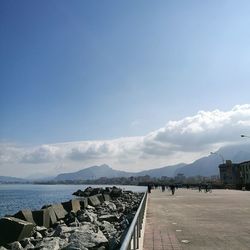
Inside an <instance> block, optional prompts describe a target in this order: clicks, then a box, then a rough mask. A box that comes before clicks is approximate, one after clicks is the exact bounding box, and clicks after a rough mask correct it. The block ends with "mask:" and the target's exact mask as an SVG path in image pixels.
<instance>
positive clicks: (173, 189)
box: [169, 184, 175, 195]
mask: <svg viewBox="0 0 250 250" xmlns="http://www.w3.org/2000/svg"><path fill="white" fill-rule="evenodd" d="M169 187H170V189H171V192H172V195H174V193H175V185H174V184H171V185H170V186H169Z"/></svg>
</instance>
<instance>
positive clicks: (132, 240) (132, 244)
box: [120, 191, 147, 250]
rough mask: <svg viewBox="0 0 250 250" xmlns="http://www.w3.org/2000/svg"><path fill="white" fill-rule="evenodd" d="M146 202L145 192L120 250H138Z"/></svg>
mask: <svg viewBox="0 0 250 250" xmlns="http://www.w3.org/2000/svg"><path fill="white" fill-rule="evenodd" d="M146 202H147V191H146V192H145V193H144V195H143V198H142V201H141V204H140V206H139V208H138V210H137V212H136V214H135V217H134V219H133V221H132V223H131V225H130V227H129V229H128V232H127V234H126V237H125V238H124V240H123V243H122V246H121V248H120V250H132V249H133V250H134V249H138V248H139V238H140V237H141V229H142V224H143V218H144V213H145V207H146Z"/></svg>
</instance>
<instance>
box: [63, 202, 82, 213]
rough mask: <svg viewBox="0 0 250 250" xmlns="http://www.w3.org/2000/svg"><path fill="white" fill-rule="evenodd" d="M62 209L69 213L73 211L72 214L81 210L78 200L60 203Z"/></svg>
mask: <svg viewBox="0 0 250 250" xmlns="http://www.w3.org/2000/svg"><path fill="white" fill-rule="evenodd" d="M62 205H63V207H64V209H65V210H66V211H67V212H68V213H69V212H70V211H74V212H77V211H78V210H80V209H81V206H80V201H79V200H76V199H73V200H70V201H67V202H63V203H62Z"/></svg>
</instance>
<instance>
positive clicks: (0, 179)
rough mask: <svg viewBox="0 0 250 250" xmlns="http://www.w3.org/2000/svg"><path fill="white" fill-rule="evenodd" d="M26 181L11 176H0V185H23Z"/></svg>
mask: <svg viewBox="0 0 250 250" xmlns="http://www.w3.org/2000/svg"><path fill="white" fill-rule="evenodd" d="M25 182H27V180H25V179H22V178H16V177H11V176H0V184H4V183H25Z"/></svg>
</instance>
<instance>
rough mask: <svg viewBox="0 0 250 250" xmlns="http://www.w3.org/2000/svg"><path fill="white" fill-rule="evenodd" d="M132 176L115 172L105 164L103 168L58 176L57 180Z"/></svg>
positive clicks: (93, 168) (97, 167) (123, 172)
mask: <svg viewBox="0 0 250 250" xmlns="http://www.w3.org/2000/svg"><path fill="white" fill-rule="evenodd" d="M132 175H133V173H129V172H125V171H119V170H115V169H112V168H111V167H109V166H108V165H106V164H103V165H101V166H93V167H89V168H85V169H82V170H80V171H77V172H73V173H64V174H59V175H58V176H56V178H55V180H56V181H64V180H93V179H99V178H101V177H108V178H114V177H129V176H132Z"/></svg>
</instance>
